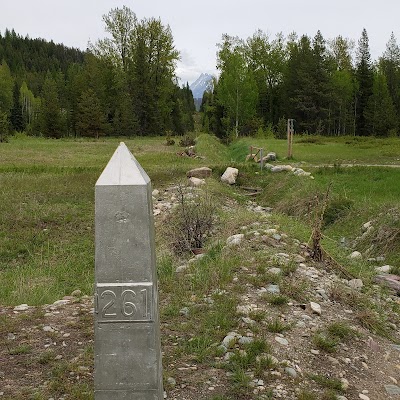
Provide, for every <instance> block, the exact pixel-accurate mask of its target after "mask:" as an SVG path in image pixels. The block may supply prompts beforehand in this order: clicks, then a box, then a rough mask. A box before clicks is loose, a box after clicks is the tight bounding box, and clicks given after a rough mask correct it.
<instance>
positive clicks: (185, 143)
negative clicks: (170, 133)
mask: <svg viewBox="0 0 400 400" xmlns="http://www.w3.org/2000/svg"><path fill="white" fill-rule="evenodd" d="M195 144H196V139H195V138H194V136H192V135H185V136H183V138H182V139H181V140H180V141H179V146H181V147H189V146H194V145H195Z"/></svg>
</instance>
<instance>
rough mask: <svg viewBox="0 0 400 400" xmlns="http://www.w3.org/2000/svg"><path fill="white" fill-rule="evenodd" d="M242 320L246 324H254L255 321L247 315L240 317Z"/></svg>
mask: <svg viewBox="0 0 400 400" xmlns="http://www.w3.org/2000/svg"><path fill="white" fill-rule="evenodd" d="M242 321H243V322H244V323H245V324H247V325H254V324H255V323H256V321H254V320H252V319H251V318H248V317H242Z"/></svg>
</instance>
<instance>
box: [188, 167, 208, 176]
mask: <svg viewBox="0 0 400 400" xmlns="http://www.w3.org/2000/svg"><path fill="white" fill-rule="evenodd" d="M211 175H212V169H211V168H208V167H200V168H194V169H191V170H190V171H188V172H187V173H186V176H187V177H188V178H192V177H194V178H199V179H204V178H208V177H209V176H211Z"/></svg>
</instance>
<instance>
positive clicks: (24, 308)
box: [14, 304, 29, 311]
mask: <svg viewBox="0 0 400 400" xmlns="http://www.w3.org/2000/svg"><path fill="white" fill-rule="evenodd" d="M27 310H29V306H28V304H20V305H19V306H15V307H14V311H27Z"/></svg>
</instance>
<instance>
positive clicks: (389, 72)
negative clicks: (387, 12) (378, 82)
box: [379, 32, 400, 125]
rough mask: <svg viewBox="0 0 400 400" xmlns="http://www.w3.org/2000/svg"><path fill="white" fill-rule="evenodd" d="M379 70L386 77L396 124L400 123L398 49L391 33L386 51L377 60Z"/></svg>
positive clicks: (399, 53) (399, 64)
mask: <svg viewBox="0 0 400 400" xmlns="http://www.w3.org/2000/svg"><path fill="white" fill-rule="evenodd" d="M379 69H380V70H381V71H382V72H383V74H384V75H385V77H386V81H387V85H388V90H389V94H390V96H391V98H392V101H393V104H394V107H395V110H396V113H397V119H398V122H397V124H398V125H399V123H400V48H399V46H398V44H397V41H396V38H395V36H394V34H393V32H392V34H391V35H390V39H389V41H388V43H387V44H386V50H385V52H384V54H383V56H382V57H381V58H380V60H379Z"/></svg>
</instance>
